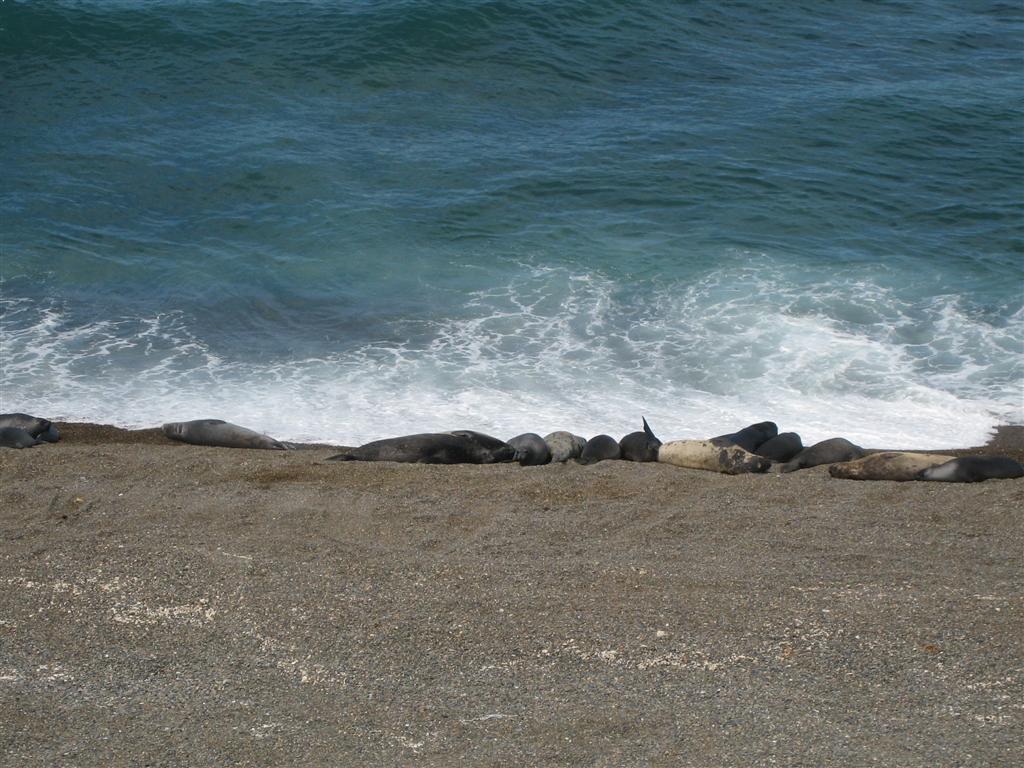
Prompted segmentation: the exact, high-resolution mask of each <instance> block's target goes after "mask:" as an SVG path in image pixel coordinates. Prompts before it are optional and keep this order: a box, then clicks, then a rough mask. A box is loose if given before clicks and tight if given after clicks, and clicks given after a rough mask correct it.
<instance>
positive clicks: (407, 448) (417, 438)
mask: <svg viewBox="0 0 1024 768" xmlns="http://www.w3.org/2000/svg"><path fill="white" fill-rule="evenodd" d="M519 458H520V457H519V455H518V454H517V453H516V450H515V448H513V447H512V446H511V445H509V444H508V443H506V442H504V441H503V440H499V439H498V438H496V437H491V436H490V435H485V434H483V433H482V432H473V431H471V430H468V429H466V430H458V431H456V432H426V433H423V434H418V435H403V436H402V437H389V438H386V439H384V440H374V441H373V442H372V443H366V444H365V445H361V446H359V447H358V448H353V449H352V450H350V451H345V452H344V453H339V454H336V455H334V456H331V457H330V458H329V459H327V460H328V461H401V462H405V463H410V464H497V463H499V462H506V461H516V460H517V459H519Z"/></svg>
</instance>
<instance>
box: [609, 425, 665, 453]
mask: <svg viewBox="0 0 1024 768" xmlns="http://www.w3.org/2000/svg"><path fill="white" fill-rule="evenodd" d="M641 419H642V420H643V423H644V429H643V432H630V433H629V434H628V435H626V436H625V437H624V438H622V439H621V440H619V450H620V451H621V453H622V458H623V459H625V460H626V461H657V460H658V449H659V448H660V447H661V440H659V439H658V438H657V437H655V436H654V432H653V431H651V428H650V426H649V425H648V424H647V419H645V418H643V417H641Z"/></svg>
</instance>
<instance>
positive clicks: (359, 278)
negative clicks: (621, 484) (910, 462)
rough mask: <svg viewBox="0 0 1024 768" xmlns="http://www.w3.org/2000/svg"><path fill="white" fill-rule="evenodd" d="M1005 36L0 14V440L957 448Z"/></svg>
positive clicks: (995, 6) (529, 6)
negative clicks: (222, 428) (105, 432)
mask: <svg viewBox="0 0 1024 768" xmlns="http://www.w3.org/2000/svg"><path fill="white" fill-rule="evenodd" d="M1022 73H1024V8H1022V6H1021V4H1020V3H1019V2H1005V3H1004V2H972V1H970V0H956V1H954V0H948V1H947V0H913V1H912V2H910V1H907V2H904V1H903V0H890V1H888V2H862V1H855V0H829V1H828V2H809V1H808V2H789V1H787V2H781V1H779V2H771V1H765V2H724V3H710V2H683V1H678V2H669V1H668V0H586V1H585V2H572V1H569V0H566V1H563V2H555V1H552V2H542V1H541V0H533V1H530V2H527V1H525V0H519V1H516V0H503V1H482V0H481V1H472V0H462V1H457V0H404V1H402V0H377V1H371V0H350V1H349V2H317V1H314V0H308V1H306V2H295V1H292V0H278V1H276V2H263V1H261V0H234V1H233V2H224V1H220V0H218V1H215V2H214V1H207V2H200V1H196V0H193V1H186V0H145V1H143V0H134V1H130V0H109V1H106V2H103V1H99V0H95V1H87V0H80V1H72V0H64V1H60V2H54V1H48V0H33V1H32V2H18V1H16V0H7V2H4V3H2V4H0V118H2V120H0V126H2V131H3V141H2V144H0V174H2V175H0V411H27V412H30V413H36V414H40V415H44V416H46V417H48V418H51V419H61V420H71V421H94V422H100V423H108V424H115V425H119V426H124V427H151V426H155V425H159V424H161V423H162V422H165V421H172V420H185V419H192V418H208V417H215V418H224V419H227V420H229V421H233V422H236V423H240V424H243V425H245V426H248V427H251V428H254V429H258V430H260V431H265V432H267V433H269V434H272V435H273V436H275V437H277V438H279V439H285V440H296V441H327V442H334V443H340V444H348V445H351V444H358V443H361V442H365V441H368V440H373V439H377V438H381V437H387V436H393V435H398V434H404V433H411V432H421V431H436V430H447V429H457V428H471V429H477V430H481V431H484V432H488V433H491V434H494V435H496V436H498V437H504V438H508V437H511V436H513V435H516V434H519V433H521V432H527V431H533V432H538V433H540V434H545V433H547V432H549V431H553V430H557V429H568V430H571V431H574V432H577V433H579V434H582V435H585V436H589V435H593V434H597V433H600V432H606V433H609V434H611V435H613V436H615V437H619V436H621V435H623V434H625V433H626V432H631V431H634V430H636V429H639V425H640V421H641V417H646V418H647V420H648V421H649V422H650V423H651V426H652V427H653V429H654V431H655V432H656V433H657V434H658V435H659V436H660V437H662V438H663V439H676V438H686V437H707V436H710V435H715V434H720V433H723V432H729V431H733V430H734V429H737V428H739V427H742V426H744V425H746V424H748V423H751V422H755V421H762V420H772V421H775V422H777V423H778V424H779V427H780V429H782V430H784V431H790V430H792V431H797V432H800V433H801V435H802V436H803V437H804V441H805V442H813V441H816V440H820V439H824V438H827V437H832V436H837V435H841V436H845V437H848V438H850V439H851V440H854V441H855V442H858V443H860V444H862V445H866V446H889V447H932V448H939V447H958V446H965V445H974V444H980V443H983V442H984V441H985V440H986V439H987V436H988V435H989V433H990V431H991V429H992V428H993V426H995V425H997V424H1022V423H1024V346H1022V344H1024V341H1022V340H1024V258H1022V257H1024V106H1022V105H1024V99H1022V96H1024V78H1022Z"/></svg>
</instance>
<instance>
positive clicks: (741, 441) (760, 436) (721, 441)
mask: <svg viewBox="0 0 1024 768" xmlns="http://www.w3.org/2000/svg"><path fill="white" fill-rule="evenodd" d="M778 434H779V428H778V427H777V426H776V425H775V422H774V421H761V422H758V423H757V424H751V425H750V426H749V427H744V428H743V429H741V430H740V431H739V432H730V433H729V434H728V435H719V436H718V437H712V438H711V442H712V443H714V444H715V445H738V446H739V447H740V448H742V449H743V450H745V451H747V452H748V453H753V452H754V451H755V450H756V449H757V448H758V447H759V446H761V445H762V444H764V443H767V442H768V441H769V440H771V439H772V438H773V437H775V436H776V435H778Z"/></svg>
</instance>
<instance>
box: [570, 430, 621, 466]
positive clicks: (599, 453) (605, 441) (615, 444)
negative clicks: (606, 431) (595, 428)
mask: <svg viewBox="0 0 1024 768" xmlns="http://www.w3.org/2000/svg"><path fill="white" fill-rule="evenodd" d="M621 456H622V451H621V450H620V449H619V441H618V440H616V439H615V438H614V437H611V436H610V435H597V436H596V437H592V438H590V439H589V440H587V444H586V445H585V446H583V453H581V454H580V457H579V459H578V461H579V463H580V464H596V463H597V462H599V461H605V460H607V459H618V458H620V457H621Z"/></svg>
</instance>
